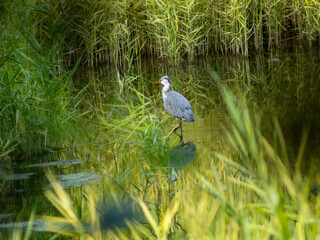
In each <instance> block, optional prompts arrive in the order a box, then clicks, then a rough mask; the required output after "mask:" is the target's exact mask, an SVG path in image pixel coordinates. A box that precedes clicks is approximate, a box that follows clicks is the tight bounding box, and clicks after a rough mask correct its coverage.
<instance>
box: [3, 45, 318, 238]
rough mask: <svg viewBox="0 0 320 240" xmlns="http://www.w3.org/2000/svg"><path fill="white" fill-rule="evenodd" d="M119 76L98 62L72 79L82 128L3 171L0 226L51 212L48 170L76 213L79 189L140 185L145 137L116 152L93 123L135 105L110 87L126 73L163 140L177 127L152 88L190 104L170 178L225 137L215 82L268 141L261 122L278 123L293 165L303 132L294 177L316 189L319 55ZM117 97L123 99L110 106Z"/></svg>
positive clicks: (158, 65)
mask: <svg viewBox="0 0 320 240" xmlns="http://www.w3.org/2000/svg"><path fill="white" fill-rule="evenodd" d="M127 69H128V66H124V67H123V68H120V67H118V68H115V67H111V66H108V65H107V64H105V65H103V66H100V67H97V68H95V69H86V68H81V69H79V70H78V72H77V74H76V75H75V79H74V80H75V89H81V88H83V87H84V86H85V85H86V84H88V83H89V86H88V89H87V91H86V95H85V97H84V100H83V101H82V103H81V111H82V112H88V113H87V115H86V121H84V122H82V123H79V125H80V126H81V124H84V125H85V127H84V128H82V130H83V132H81V131H80V132H79V133H78V132H75V133H74V134H78V136H77V138H75V142H74V144H73V145H70V146H61V147H62V148H63V149H61V150H57V151H55V152H52V153H46V152H44V153H43V154H39V155H37V156H33V157H31V158H30V157H29V158H23V157H22V158H21V159H19V161H18V160H17V162H16V163H14V164H13V165H12V166H10V172H12V173H13V175H10V176H5V175H4V174H3V175H2V177H1V181H3V182H4V183H5V184H6V186H7V187H6V188H5V189H4V191H3V194H2V197H1V204H2V206H4V207H2V208H1V210H0V214H1V215H0V216H1V218H0V221H1V223H3V224H4V223H10V222H12V221H18V222H23V221H27V220H28V219H29V216H30V213H31V211H32V210H35V212H36V215H37V216H42V215H56V214H57V210H55V209H54V208H53V207H52V205H51V204H50V203H49V202H48V200H47V199H46V198H45V197H44V194H43V191H44V190H45V189H50V188H51V186H50V185H49V183H48V181H47V179H46V177H45V173H46V172H47V171H48V170H51V171H52V172H54V173H55V175H57V178H58V179H59V180H60V181H61V183H62V186H63V187H65V188H66V189H68V192H69V193H70V194H71V195H72V196H73V199H74V200H75V202H77V204H78V205H79V206H81V204H82V202H83V201H86V198H85V193H86V191H87V190H88V189H90V190H93V191H96V192H97V195H98V193H99V194H102V195H107V194H108V192H109V190H110V188H116V189H118V191H119V192H121V194H131V193H132V192H134V190H132V189H128V183H126V181H127V180H128V179H129V177H128V176H130V177H131V176H132V175H134V176H135V177H136V178H137V182H139V179H140V180H141V182H143V181H144V180H145V179H144V177H143V174H144V173H143V171H142V170H141V169H139V168H138V167H137V166H140V165H139V164H136V162H139V161H140V159H141V158H142V160H146V159H147V158H148V159H149V160H150V159H151V162H152V161H153V160H154V159H155V158H157V153H154V152H152V151H153V150H152V149H149V148H148V147H147V146H148V145H147V144H145V143H144V140H145V139H143V138H142V137H141V135H139V134H137V140H138V141H137V142H135V138H134V137H132V136H130V139H129V141H132V143H130V142H129V143H126V144H127V145H125V146H126V147H124V148H121V147H120V145H121V144H122V143H123V142H125V141H126V140H123V141H122V140H119V142H117V141H118V139H117V138H118V137H119V136H118V135H114V138H112V136H113V135H112V134H111V135H108V136H107V137H106V135H107V134H108V133H107V132H108V130H107V128H106V126H105V125H104V124H100V121H108V118H109V117H115V118H119V119H120V120H121V118H124V117H125V114H123V112H121V111H120V110H118V108H117V107H113V105H121V104H127V103H128V102H131V103H132V104H133V105H135V104H138V105H139V101H137V97H136V96H135V97H134V96H131V95H130V94H128V93H130V91H128V89H127V85H126V83H125V82H121V81H119V79H125V76H138V77H137V78H136V79H135V80H134V81H133V82H132V84H133V86H135V87H136V89H137V90H138V91H140V92H143V93H144V94H145V96H146V97H147V102H149V104H151V105H152V106H155V108H154V110H155V111H154V113H153V114H154V115H155V116H156V117H158V118H159V119H160V120H163V119H164V120H165V121H163V122H162V124H161V125H160V126H161V127H162V130H163V134H168V133H169V132H170V131H171V130H172V129H173V128H175V127H176V126H177V124H178V122H177V121H176V120H175V119H174V118H173V117H170V116H168V115H167V113H166V112H165V110H164V109H163V107H162V99H161V86H159V85H157V84H154V82H155V81H157V80H159V79H160V77H161V76H163V75H168V76H169V77H170V78H171V81H172V88H173V89H174V90H175V91H178V92H180V93H182V94H183V95H184V96H185V97H186V98H187V99H188V100H189V101H190V103H191V105H192V108H193V111H194V115H195V122H194V123H184V124H183V129H184V142H186V143H189V142H193V143H194V147H193V148H192V150H193V151H194V152H192V153H191V154H190V155H191V156H193V157H191V158H190V159H189V160H188V161H187V163H186V164H185V165H186V166H183V167H184V173H183V172H179V173H178V180H177V181H178V182H179V178H180V177H182V178H183V177H184V176H186V172H188V171H193V170H194V169H199V168H201V161H203V158H202V156H203V155H202V151H204V149H210V150H215V151H220V150H221V148H223V144H224V141H225V134H224V130H225V129H228V127H229V125H230V120H229V119H228V117H227V111H226V107H225V104H224V102H223V100H222V97H221V95H220V94H219V91H218V84H219V83H223V84H225V85H227V86H228V87H229V88H231V89H232V90H234V91H235V92H237V91H238V92H240V93H241V94H244V95H245V97H246V99H247V101H248V103H249V102H250V103H252V105H251V106H252V107H254V109H255V110H254V111H256V112H259V114H261V116H262V121H261V122H262V129H263V131H264V133H265V135H266V137H267V138H268V137H269V138H272V132H273V131H274V129H273V128H272V127H271V126H272V125H270V122H271V120H272V119H274V118H277V119H278V121H279V123H280V126H281V129H282V131H283V135H284V138H285V140H286V144H287V148H288V154H289V155H290V156H292V159H294V156H296V155H297V154H298V149H299V146H300V142H301V138H302V135H303V133H304V132H305V133H307V136H308V138H307V144H306V149H305V155H304V161H303V164H302V166H303V173H304V174H305V175H306V176H310V177H311V178H313V180H311V182H312V183H313V184H314V185H317V184H319V183H318V182H317V181H318V179H317V178H316V177H315V176H316V175H317V172H319V166H320V157H319V156H320V147H319V146H320V145H319V144H320V114H319V112H320V98H319V90H320V52H319V51H316V50H315V51H312V52H304V51H303V49H298V50H295V51H291V52H290V53H286V52H284V53H281V54H275V55H272V54H270V55H252V56H250V57H249V58H235V57H216V58H212V59H205V60H199V61H197V62H195V63H192V64H191V63H187V62H185V63H182V64H180V65H179V66H168V65H167V64H166V62H163V61H157V60H153V61H150V60H149V59H142V60H141V61H140V62H139V63H134V64H132V65H131V66H130V70H127ZM119 77H120V78H119ZM240 93H239V94H240ZM119 96H122V98H123V99H126V101H123V100H121V99H120V100H119ZM131 97H132V99H131ZM120 112H121V114H120ZM124 113H125V111H124ZM119 119H118V120H119ZM136 119H137V118H133V119H131V120H130V122H131V123H132V122H134V121H135V120H136ZM123 128H125V127H123ZM128 134H129V133H128ZM147 136H148V135H147ZM153 137H154V138H155V139H156V137H155V136H153ZM178 143H179V138H178V136H176V135H174V134H172V135H171V136H170V138H169V140H168V142H167V145H159V149H161V148H162V147H169V148H174V147H177V146H178ZM130 144H131V145H130ZM139 144H140V145H141V146H142V148H143V146H146V147H145V156H141V155H139V154H138V153H135V152H134V151H136V148H134V147H133V146H137V145H139ZM143 144H145V145H143ZM152 146H153V147H154V145H152ZM131 147H132V148H131ZM132 149H133V150H132ZM132 151H133V152H132ZM135 154H136V155H135ZM142 165H143V162H142ZM292 165H294V162H293V163H292ZM142 169H143V167H142ZM178 171H179V169H178ZM149 177H150V176H149ZM169 179H170V178H169ZM130 181H132V180H130ZM143 185H144V183H142V184H141V186H143ZM111 186H112V187H111ZM141 189H143V187H141ZM144 189H147V188H144ZM141 191H142V190H141ZM155 204H157V203H155ZM79 211H80V210H79ZM79 214H80V215H81V211H80V212H79ZM41 227H42V228H41V229H43V226H41ZM2 228H3V229H4V230H3V231H4V232H6V231H7V229H11V227H10V226H9V225H3V227H2ZM38 231H42V230H38Z"/></svg>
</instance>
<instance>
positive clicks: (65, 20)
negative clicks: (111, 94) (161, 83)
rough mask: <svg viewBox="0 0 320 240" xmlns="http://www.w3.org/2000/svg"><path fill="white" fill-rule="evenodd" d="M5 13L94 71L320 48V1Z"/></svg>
mask: <svg viewBox="0 0 320 240" xmlns="http://www.w3.org/2000/svg"><path fill="white" fill-rule="evenodd" d="M18 5H19V6H20V7H19V8H17V7H16V6H18ZM2 8H3V9H4V11H3V14H4V15H5V16H6V15H8V16H10V15H16V14H15V13H17V12H21V11H22V12H23V11H24V12H30V14H29V16H30V20H31V21H30V24H33V26H34V30H35V31H36V34H37V38H38V39H39V38H40V39H43V40H44V41H43V42H44V43H46V44H47V45H48V46H52V45H54V44H58V45H59V46H60V49H59V53H60V57H61V58H63V59H68V60H69V61H76V59H78V58H79V56H80V55H81V54H82V53H83V51H85V56H84V58H83V59H84V61H85V62H86V63H87V64H89V65H96V64H99V63H101V62H112V63H116V64H124V63H126V62H128V61H130V59H131V58H133V59H135V60H136V59H139V58H140V57H142V56H145V57H150V56H153V57H160V58H163V59H166V60H167V61H169V62H170V63H171V64H177V63H178V62H179V61H181V60H182V59H189V60H193V59H194V58H195V57H196V56H208V55H219V54H239V55H244V56H248V54H249V51H250V50H256V51H269V50H272V49H277V48H280V47H283V46H286V45H287V44H292V42H293V40H296V42H298V43H301V42H307V43H309V45H310V44H312V43H313V42H318V40H319V28H320V24H319V16H320V14H319V9H320V8H319V2H317V1H302V0H296V1H289V2H288V1H283V0H271V1H259V0H255V1H248V0H232V1H213V0H201V1H195V0H183V1H177V0H152V1H151V0H150V1H142V0H138V1H136V0H134V1H133V0H129V1H127V0H126V1H124V0H120V1H114V0H111V1H105V0H95V1H88V0H81V1H64V2H61V1H56V0H37V1H32V2H30V3H28V4H27V3H23V2H22V1H18V0H15V1H13V2H10V1H8V2H4V3H3V4H2ZM18 9H19V10H18ZM4 19H5V18H4ZM300 40H304V41H300Z"/></svg>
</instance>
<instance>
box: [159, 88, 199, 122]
mask: <svg viewBox="0 0 320 240" xmlns="http://www.w3.org/2000/svg"><path fill="white" fill-rule="evenodd" d="M164 105H165V106H164V107H165V109H166V110H167V111H168V113H169V114H171V115H173V116H175V117H178V118H181V119H183V120H185V121H188V122H193V121H194V116H193V112H192V108H191V105H190V103H189V102H188V100H187V99H186V98H185V97H184V96H183V95H181V94H180V93H178V92H175V91H170V92H169V93H168V94H167V97H166V100H165V101H164Z"/></svg>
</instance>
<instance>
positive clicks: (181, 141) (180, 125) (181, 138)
mask: <svg viewBox="0 0 320 240" xmlns="http://www.w3.org/2000/svg"><path fill="white" fill-rule="evenodd" d="M179 127H180V131H181V135H180V143H182V144H183V134H182V120H181V118H180V124H179Z"/></svg>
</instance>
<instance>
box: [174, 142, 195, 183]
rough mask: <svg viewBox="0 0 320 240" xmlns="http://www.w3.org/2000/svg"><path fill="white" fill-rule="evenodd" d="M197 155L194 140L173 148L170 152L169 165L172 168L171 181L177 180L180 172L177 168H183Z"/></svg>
mask: <svg viewBox="0 0 320 240" xmlns="http://www.w3.org/2000/svg"><path fill="white" fill-rule="evenodd" d="M195 155H196V145H195V144H194V142H193V141H191V142H187V143H182V144H179V145H178V146H176V147H174V148H172V149H171V150H170V153H169V159H168V165H169V167H171V168H172V171H171V181H172V182H176V181H177V177H178V172H177V170H176V169H179V168H183V167H185V166H187V165H188V164H189V163H191V162H192V160H193V159H194V157H195Z"/></svg>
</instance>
